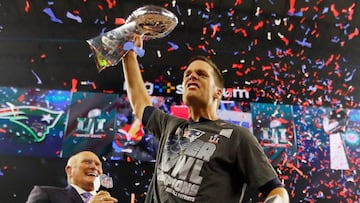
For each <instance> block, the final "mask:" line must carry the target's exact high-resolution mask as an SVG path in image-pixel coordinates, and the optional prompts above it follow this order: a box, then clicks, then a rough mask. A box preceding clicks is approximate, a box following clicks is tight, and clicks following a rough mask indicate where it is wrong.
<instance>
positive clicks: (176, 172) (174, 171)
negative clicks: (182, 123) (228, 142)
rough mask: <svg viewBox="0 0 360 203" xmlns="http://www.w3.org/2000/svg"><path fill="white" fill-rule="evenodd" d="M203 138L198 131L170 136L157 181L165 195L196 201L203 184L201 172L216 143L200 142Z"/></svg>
mask: <svg viewBox="0 0 360 203" xmlns="http://www.w3.org/2000/svg"><path fill="white" fill-rule="evenodd" d="M204 134H205V132H203V131H200V130H197V129H189V128H185V129H184V130H183V129H181V128H178V129H177V130H176V133H175V135H172V136H169V138H168V140H167V142H166V146H165V148H164V151H163V154H162V155H163V156H162V161H161V163H162V164H161V165H160V167H159V168H158V170H157V173H158V174H157V179H158V181H159V182H162V183H163V184H164V187H165V191H166V192H168V193H171V194H172V195H174V196H176V197H178V198H181V199H184V200H187V201H191V202H194V201H195V197H196V195H197V193H198V190H199V188H200V185H201V183H202V180H203V177H201V175H200V171H201V169H202V167H203V164H204V162H208V161H209V160H210V157H211V156H212V155H213V154H214V152H215V149H216V145H215V144H214V143H210V142H204V141H202V140H200V139H197V138H199V137H201V136H202V135H204Z"/></svg>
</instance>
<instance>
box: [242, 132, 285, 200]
mask: <svg viewBox="0 0 360 203" xmlns="http://www.w3.org/2000/svg"><path fill="white" fill-rule="evenodd" d="M238 136H241V138H240V143H239V147H238V150H237V157H238V160H239V163H238V167H239V168H240V170H241V171H242V172H243V173H244V176H245V178H246V181H247V182H248V183H249V185H250V186H252V187H255V188H258V189H259V190H260V191H261V193H262V194H263V195H265V194H267V193H268V192H270V191H271V190H272V189H273V188H275V187H278V186H280V185H281V183H280V180H279V179H278V175H277V173H276V171H275V170H274V168H273V167H272V165H271V164H270V162H269V159H268V157H267V156H266V155H265V153H264V151H263V148H262V147H261V145H260V144H259V142H258V140H257V139H256V137H255V136H254V135H253V134H252V133H251V132H250V131H249V130H248V129H241V130H240V133H239V135H238ZM279 183H280V184H279Z"/></svg>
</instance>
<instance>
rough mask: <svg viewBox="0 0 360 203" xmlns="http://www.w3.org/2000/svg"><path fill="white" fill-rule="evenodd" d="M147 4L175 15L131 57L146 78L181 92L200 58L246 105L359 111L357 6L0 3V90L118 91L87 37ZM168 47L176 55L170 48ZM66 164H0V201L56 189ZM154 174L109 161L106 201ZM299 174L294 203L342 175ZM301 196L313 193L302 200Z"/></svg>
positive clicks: (84, 0) (126, 194)
mask: <svg viewBox="0 0 360 203" xmlns="http://www.w3.org/2000/svg"><path fill="white" fill-rule="evenodd" d="M173 2H174V4H173ZM148 4H155V5H160V6H164V7H166V8H167V9H169V10H170V11H172V12H174V13H175V15H176V16H177V17H178V19H179V24H178V26H177V27H176V28H175V30H174V31H173V32H172V33H170V35H168V36H167V37H165V38H163V39H157V40H150V41H145V43H144V48H145V50H146V54H145V56H144V57H143V58H140V59H139V60H140V63H141V66H142V68H143V73H144V78H145V80H148V81H160V83H165V82H168V81H169V82H171V83H173V84H179V83H181V77H182V76H181V72H182V67H183V66H184V65H186V62H187V60H188V59H189V58H190V57H191V56H193V55H196V54H202V55H206V56H209V57H211V58H212V59H213V60H214V61H215V62H216V63H217V64H218V66H219V67H220V69H221V70H222V72H223V74H224V77H225V82H226V85H225V86H226V87H240V88H244V89H247V90H249V92H250V95H251V97H250V98H249V99H244V101H246V102H268V103H278V104H292V105H302V106H314V107H323V106H324V107H339V106H342V107H345V108H358V107H359V104H360V94H359V93H358V92H359V88H360V87H359V85H360V82H359V79H360V73H359V64H360V58H359V51H360V50H359V49H360V48H359V47H360V40H359V23H360V12H359V1H355V0H348V1H330V0H329V1H320V0H319V1H314V0H308V1H307V0H292V1H288V0H278V1H271V0H269V1H256V0H252V1H245V0H243V1H236V0H223V1H220V0H214V1H202V0H199V1H197V0H180V1H179V0H178V1H165V0H164V1H145V0H141V1H140V0H139V1H120V0H118V1H116V0H108V1H105V0H103V1H101V0H67V1H64V0H55V1H30V0H28V1H26V0H14V1H6V0H0V64H1V65H0V73H1V74H0V86H15V87H25V88H41V89H63V90H74V89H75V90H76V91H90V92H91V91H94V92H103V93H107V92H111V93H122V92H123V82H124V81H123V74H122V71H121V67H120V65H119V66H118V67H111V68H107V69H106V70H104V71H102V72H100V73H98V71H97V69H96V66H95V63H94V60H93V58H92V56H91V51H90V49H89V46H88V45H87V43H86V39H89V38H92V37H94V36H97V35H99V34H100V33H103V32H106V31H109V30H111V29H113V28H115V27H117V26H119V24H115V18H123V19H126V18H127V16H129V15H130V14H131V12H132V11H134V10H135V9H137V8H139V7H141V6H144V5H148ZM293 4H294V5H293ZM290 8H294V11H291V9H290ZM45 11H47V12H49V11H51V12H52V13H53V14H49V13H47V12H45ZM189 12H191V14H189ZM67 13H68V14H69V13H70V14H72V15H73V16H77V17H80V19H81V22H78V21H76V20H74V18H71V17H67ZM278 22H279V23H278ZM214 26H215V27H216V26H218V27H219V29H218V30H216V32H213V28H214ZM269 34H271V39H269V38H267V36H268V35H269ZM279 36H283V37H284V38H283V39H284V40H282V39H281V38H280V37H279ZM300 42H306V43H300ZM169 43H174V44H176V45H177V46H178V49H175V50H172V51H170V50H168V49H169V47H170V44H169ZM159 53H161V55H159ZM76 82H77V83H76ZM82 82H85V83H82ZM154 94H160V93H159V92H158V93H156V92H155V93H154ZM161 95H165V96H176V95H172V94H169V95H166V93H162V94H161ZM64 166H65V160H63V159H59V158H42V157H22V156H2V157H1V162H0V167H1V170H0V185H1V188H2V192H1V195H0V202H24V201H25V199H26V196H27V194H28V192H29V191H30V190H31V188H32V185H33V184H44V185H64V184H65V173H64V170H63V169H64ZM152 167H153V165H152V163H148V162H126V161H119V162H114V161H109V162H107V163H106V164H105V171H109V173H111V174H112V176H114V177H115V180H116V184H115V186H116V188H115V189H114V190H117V191H114V193H116V194H117V195H119V197H120V199H121V200H124V202H129V200H130V199H129V198H130V194H131V193H132V192H134V193H136V197H137V201H138V202H142V201H143V197H144V192H145V191H146V187H147V183H148V181H149V180H148V179H149V178H150V177H151V171H152ZM301 170H302V171H304V172H305V173H306V174H311V176H312V177H313V179H310V180H309V179H300V181H298V182H296V183H293V184H296V185H297V188H296V190H295V191H296V193H297V194H296V195H295V198H293V199H292V200H293V202H300V201H303V202H310V201H313V200H314V199H315V200H317V202H321V201H325V200H324V199H323V198H322V197H321V196H322V195H321V194H319V191H320V189H318V188H321V186H322V185H321V181H319V180H326V178H328V177H334V178H333V179H334V180H336V179H337V178H336V177H343V176H344V175H343V172H341V171H326V170H325V171H321V170H319V171H315V172H314V171H313V170H312V168H311V167H309V166H307V165H303V166H302V167H301ZM285 173H290V172H289V171H285ZM290 174H292V173H290ZM294 176H295V174H292V175H290V176H289V178H290V180H291V179H292V178H293V177H294ZM59 177H64V178H63V179H61V178H60V179H59ZM315 179H316V180H317V181H314V180H315ZM290 180H288V181H289V182H291V181H290ZM313 182H317V183H319V184H320V185H312V183H313ZM350 182H351V181H350ZM309 185H310V186H311V187H308V186H309ZM288 187H289V188H290V187H293V186H292V185H291V184H289V186H288ZM353 187H354V186H352V185H351V183H349V188H353ZM356 187H358V186H356V185H355V188H356ZM318 190H319V191H318ZM306 193H311V194H313V195H310V198H307V197H306V196H307V195H306ZM335 194H336V195H335ZM324 195H325V196H326V195H328V196H330V197H333V198H331V200H326V201H325V202H331V201H333V202H339V201H340V200H339V199H336V197H339V195H338V191H335V192H334V191H331V190H329V191H328V193H327V194H324ZM126 198H128V199H126ZM340 199H341V198H340ZM341 200H343V199H341ZM121 202H123V201H121Z"/></svg>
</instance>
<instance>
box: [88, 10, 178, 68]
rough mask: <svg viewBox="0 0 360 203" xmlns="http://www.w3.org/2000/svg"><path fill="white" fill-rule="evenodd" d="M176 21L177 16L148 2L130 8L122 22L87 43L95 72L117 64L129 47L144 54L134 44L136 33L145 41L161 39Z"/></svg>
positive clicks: (139, 53)
mask: <svg viewBox="0 0 360 203" xmlns="http://www.w3.org/2000/svg"><path fill="white" fill-rule="evenodd" d="M177 24H178V19H177V17H176V16H175V15H174V14H173V13H172V12H170V11H169V10H167V9H165V8H163V7H160V6H155V5H147V6H143V7H140V8H138V9H136V10H135V11H133V12H132V13H131V15H130V16H129V17H128V18H127V19H126V21H125V24H123V25H121V26H119V27H117V28H115V29H113V30H110V31H108V32H106V33H104V34H102V35H99V36H96V37H94V38H91V39H88V40H86V42H87V43H88V44H89V45H90V49H91V51H92V52H93V54H94V59H95V63H96V66H97V69H98V72H101V71H102V70H104V69H105V68H107V67H110V66H114V65H117V64H118V63H119V62H120V61H121V60H122V58H123V57H124V56H125V54H126V53H127V52H128V51H129V50H131V49H134V50H135V51H136V52H137V54H138V55H139V56H140V57H141V56H142V55H143V54H144V50H142V49H139V48H138V47H135V46H134V43H133V41H134V36H135V35H140V36H142V37H143V39H144V40H149V39H158V38H162V37H165V36H166V35H168V34H169V33H170V32H171V31H172V30H173V29H174V28H175V27H176V25H177Z"/></svg>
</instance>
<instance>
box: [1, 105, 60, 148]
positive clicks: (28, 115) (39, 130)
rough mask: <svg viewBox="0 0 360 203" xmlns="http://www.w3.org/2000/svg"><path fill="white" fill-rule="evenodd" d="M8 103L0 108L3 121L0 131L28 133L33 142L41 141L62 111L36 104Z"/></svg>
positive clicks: (56, 121)
mask: <svg viewBox="0 0 360 203" xmlns="http://www.w3.org/2000/svg"><path fill="white" fill-rule="evenodd" d="M8 105H9V107H8V108H0V121H1V122H2V123H3V122H4V121H5V124H3V125H2V126H0V133H5V134H6V133H11V132H15V133H16V132H22V133H21V134H28V135H30V136H31V137H32V139H33V141H34V142H41V141H43V140H44V139H45V138H46V135H48V134H49V131H50V129H51V128H53V127H54V126H55V125H56V124H57V123H58V121H59V119H60V117H61V116H62V115H63V113H64V112H63V111H53V110H49V109H46V108H43V107H38V106H14V105H12V104H9V103H8ZM7 121H9V122H7ZM11 124H15V125H11ZM18 134H20V133H18ZM21 134H20V135H21Z"/></svg>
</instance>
